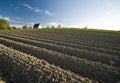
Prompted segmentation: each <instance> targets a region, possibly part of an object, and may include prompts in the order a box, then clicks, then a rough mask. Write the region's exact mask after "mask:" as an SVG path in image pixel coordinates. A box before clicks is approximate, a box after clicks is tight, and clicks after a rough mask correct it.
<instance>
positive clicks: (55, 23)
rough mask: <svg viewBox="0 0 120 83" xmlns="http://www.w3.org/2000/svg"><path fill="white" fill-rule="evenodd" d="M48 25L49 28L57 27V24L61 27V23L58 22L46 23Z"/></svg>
mask: <svg viewBox="0 0 120 83" xmlns="http://www.w3.org/2000/svg"><path fill="white" fill-rule="evenodd" d="M47 24H48V25H50V26H55V27H56V26H58V25H59V24H61V25H62V23H60V22H49V23H47Z"/></svg>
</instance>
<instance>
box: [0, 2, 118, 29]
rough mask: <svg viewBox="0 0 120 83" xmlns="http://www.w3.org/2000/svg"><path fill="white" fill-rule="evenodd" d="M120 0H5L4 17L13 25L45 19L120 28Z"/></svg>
mask: <svg viewBox="0 0 120 83" xmlns="http://www.w3.org/2000/svg"><path fill="white" fill-rule="evenodd" d="M119 4H120V0H1V2H0V18H4V19H6V20H8V21H9V22H10V24H11V25H15V26H23V25H31V26H33V25H34V23H41V24H42V25H43V26H48V25H55V26H56V25H57V24H62V25H63V26H65V27H85V26H87V27H88V28H96V29H109V30H120V5H119Z"/></svg>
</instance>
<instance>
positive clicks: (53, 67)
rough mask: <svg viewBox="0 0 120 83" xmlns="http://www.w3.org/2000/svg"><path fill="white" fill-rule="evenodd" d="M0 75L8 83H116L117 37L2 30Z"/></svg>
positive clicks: (119, 38) (119, 46)
mask: <svg viewBox="0 0 120 83" xmlns="http://www.w3.org/2000/svg"><path fill="white" fill-rule="evenodd" d="M0 73H1V75H2V76H3V77H4V78H5V81H6V82H8V83H9V82H11V83H117V82H119V81H120V33H116V32H98V31H97V32H95V31H84V30H49V29H48V30H47V29H45V30H2V31H0Z"/></svg>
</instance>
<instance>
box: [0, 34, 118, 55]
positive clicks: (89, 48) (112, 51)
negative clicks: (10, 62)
mask: <svg viewBox="0 0 120 83" xmlns="http://www.w3.org/2000/svg"><path fill="white" fill-rule="evenodd" d="M1 35H2V34H1ZM1 35H0V36H1ZM2 36H3V35H2ZM11 36H14V37H19V38H25V39H30V40H36V41H40V42H46V43H52V44H57V45H64V46H69V47H72V48H78V49H85V50H90V51H96V52H102V53H105V54H111V55H118V56H119V55H120V52H119V51H115V50H107V49H104V48H98V47H93V46H92V47H91V46H87V45H78V44H74V43H69V42H62V41H54V40H49V39H44V38H35V37H30V36H24V35H16V34H15V35H14V34H12V35H11Z"/></svg>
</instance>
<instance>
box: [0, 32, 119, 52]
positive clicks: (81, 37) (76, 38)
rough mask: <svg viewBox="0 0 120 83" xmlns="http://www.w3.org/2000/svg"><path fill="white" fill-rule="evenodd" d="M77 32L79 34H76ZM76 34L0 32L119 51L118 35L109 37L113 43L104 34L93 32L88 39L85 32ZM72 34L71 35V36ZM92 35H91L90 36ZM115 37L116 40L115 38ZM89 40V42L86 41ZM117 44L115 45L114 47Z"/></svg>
mask: <svg viewBox="0 0 120 83" xmlns="http://www.w3.org/2000/svg"><path fill="white" fill-rule="evenodd" d="M78 32H79V33H78ZM78 32H77V33H74V34H73V31H71V32H68V31H66V32H64V31H47V30H22V31H21V30H17V31H5V32H3V33H2V32H1V33H2V34H15V35H17V34H18V35H23V36H29V37H36V38H38V39H40V38H42V39H43V38H44V39H49V40H54V41H63V42H69V43H74V44H78V45H86V46H92V47H93V46H94V47H100V48H105V49H108V50H110V49H111V50H117V51H119V50H120V45H119V42H120V40H119V34H115V35H111V34H112V33H111V34H109V35H111V37H112V36H113V37H114V41H113V40H110V39H111V38H110V37H109V35H108V34H106V35H108V36H105V35H104V34H102V36H101V34H97V33H94V32H91V33H89V34H90V38H89V35H88V34H87V32H84V33H80V31H78ZM71 34H72V35H71ZM91 34H92V35H91ZM99 36H100V37H99ZM115 37H116V38H115ZM88 39H90V40H88ZM96 39H98V40H99V39H100V41H104V40H107V41H108V40H109V41H108V42H106V43H100V42H99V41H97V40H96ZM111 41H113V42H115V43H114V44H111V43H110V44H109V42H111ZM116 44H117V45H116Z"/></svg>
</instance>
